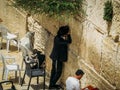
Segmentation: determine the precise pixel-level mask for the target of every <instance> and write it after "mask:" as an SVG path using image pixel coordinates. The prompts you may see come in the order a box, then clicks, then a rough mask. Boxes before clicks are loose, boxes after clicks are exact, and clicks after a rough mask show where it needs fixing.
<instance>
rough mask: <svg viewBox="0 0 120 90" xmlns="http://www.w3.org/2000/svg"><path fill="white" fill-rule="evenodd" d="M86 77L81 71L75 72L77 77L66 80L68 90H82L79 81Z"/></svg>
mask: <svg viewBox="0 0 120 90" xmlns="http://www.w3.org/2000/svg"><path fill="white" fill-rule="evenodd" d="M83 75H84V72H83V71H82V70H81V69H78V70H77V71H76V72H75V76H70V77H68V78H67V80H66V90H81V87H80V83H79V80H80V79H81V78H82V76H83Z"/></svg>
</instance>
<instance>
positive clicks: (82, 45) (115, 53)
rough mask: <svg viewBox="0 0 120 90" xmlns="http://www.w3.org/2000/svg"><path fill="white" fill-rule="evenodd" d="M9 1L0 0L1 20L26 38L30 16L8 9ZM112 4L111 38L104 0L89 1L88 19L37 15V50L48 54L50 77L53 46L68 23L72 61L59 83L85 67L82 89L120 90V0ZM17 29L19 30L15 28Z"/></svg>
mask: <svg viewBox="0 0 120 90" xmlns="http://www.w3.org/2000/svg"><path fill="white" fill-rule="evenodd" d="M5 1H6V0H5ZM5 1H3V0H0V8H1V10H0V17H2V18H3V20H4V21H5V22H4V24H5V25H7V26H8V27H9V28H10V29H11V30H13V31H14V30H18V29H19V30H20V31H19V32H20V34H21V35H22V33H21V30H23V32H25V24H26V16H25V14H24V13H21V12H20V11H18V10H17V9H15V8H12V7H9V6H6V4H5ZM112 1H113V6H114V17H113V21H112V26H111V28H110V36H107V23H106V21H104V20H103V12H104V11H103V9H104V2H105V1H104V0H86V5H85V10H86V14H87V16H86V17H85V18H81V17H79V16H78V17H76V18H69V19H67V22H66V21H63V22H60V21H57V20H56V19H53V18H49V17H47V16H43V15H35V16H33V18H34V20H35V21H37V23H34V24H33V25H34V26H35V28H34V29H33V28H32V30H35V32H36V34H35V35H36V36H35V45H34V47H35V48H39V49H40V50H43V51H44V52H45V54H46V68H47V72H48V75H50V70H51V60H50V58H49V55H50V53H51V50H52V47H53V39H54V36H55V35H56V32H57V30H58V28H59V26H61V25H66V24H68V25H69V26H70V29H71V35H72V40H73V42H72V44H71V45H70V47H69V48H70V49H69V57H68V61H67V62H65V63H64V68H63V73H62V77H61V79H60V81H59V82H63V83H65V80H66V78H67V77H68V76H71V75H74V72H75V71H76V69H78V68H81V69H83V70H84V71H85V75H84V77H83V78H82V80H81V86H82V87H85V86H87V85H89V84H91V85H93V86H96V87H98V88H100V90H116V89H117V90H120V66H119V65H120V61H119V58H120V55H119V54H120V52H119V48H120V47H119V42H117V43H115V42H114V38H115V36H116V35H119V34H120V30H119V28H120V27H119V26H120V25H119V24H120V22H119V20H120V17H119V16H120V15H119V14H120V13H119V12H120V11H119V10H120V9H119V5H120V1H118V0H112ZM6 10H7V11H6ZM6 13H9V14H6ZM18 17H19V18H18ZM11 21H12V22H11ZM14 22H15V23H14ZM28 22H30V21H28ZM13 26H16V27H14V28H13ZM41 26H42V27H41ZM31 27H32V26H31ZM41 47H43V48H41Z"/></svg>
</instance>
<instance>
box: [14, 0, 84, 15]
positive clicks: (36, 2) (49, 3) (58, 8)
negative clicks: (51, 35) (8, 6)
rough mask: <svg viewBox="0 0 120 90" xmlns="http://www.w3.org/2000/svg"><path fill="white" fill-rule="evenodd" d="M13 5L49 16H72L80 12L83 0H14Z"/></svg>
mask: <svg viewBox="0 0 120 90" xmlns="http://www.w3.org/2000/svg"><path fill="white" fill-rule="evenodd" d="M14 2H15V3H14V4H13V5H14V6H15V7H21V8H22V9H24V10H25V11H27V12H29V13H40V14H46V15H49V16H58V17H60V16H69V15H70V16H74V15H77V14H79V13H80V12H82V11H83V10H82V4H83V0H14Z"/></svg>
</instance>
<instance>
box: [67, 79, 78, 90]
mask: <svg viewBox="0 0 120 90" xmlns="http://www.w3.org/2000/svg"><path fill="white" fill-rule="evenodd" d="M66 90H80V83H79V80H78V79H77V78H75V77H68V78H67V80H66Z"/></svg>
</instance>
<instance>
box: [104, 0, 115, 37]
mask: <svg viewBox="0 0 120 90" xmlns="http://www.w3.org/2000/svg"><path fill="white" fill-rule="evenodd" d="M104 6H105V7H104V16H103V19H104V20H106V21H107V31H108V36H109V34H110V29H111V25H112V18H113V5H112V0H107V1H106V2H105V4H104Z"/></svg>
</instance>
